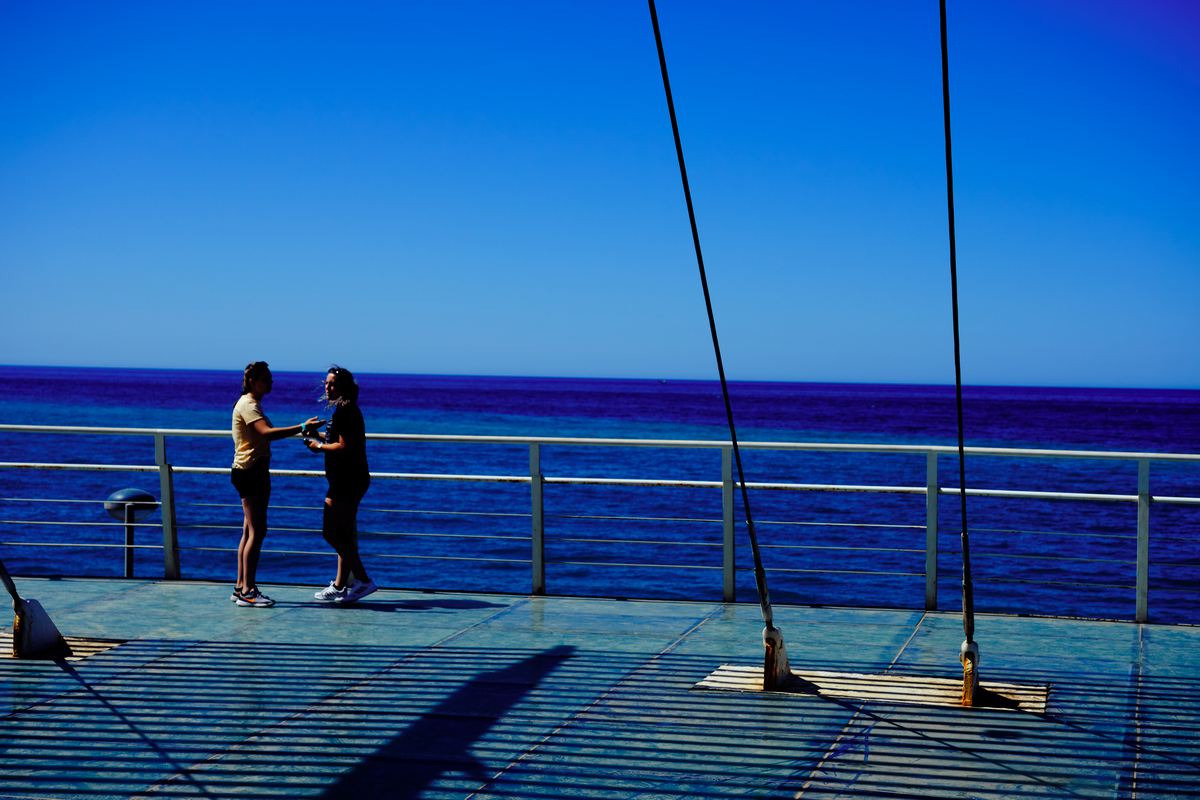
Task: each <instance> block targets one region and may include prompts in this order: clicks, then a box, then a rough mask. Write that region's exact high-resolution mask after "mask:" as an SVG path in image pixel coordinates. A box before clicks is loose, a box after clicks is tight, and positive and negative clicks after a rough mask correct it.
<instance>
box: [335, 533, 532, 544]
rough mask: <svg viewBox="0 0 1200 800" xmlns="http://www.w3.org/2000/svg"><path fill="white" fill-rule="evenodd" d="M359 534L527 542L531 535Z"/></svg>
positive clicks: (365, 534)
mask: <svg viewBox="0 0 1200 800" xmlns="http://www.w3.org/2000/svg"><path fill="white" fill-rule="evenodd" d="M358 535H359V536H421V537H425V538H428V539H495V540H496V541H504V542H528V541H530V540H531V539H532V538H533V537H532V536H488V535H486V534H479V533H420V532H418V531H359V532H358Z"/></svg>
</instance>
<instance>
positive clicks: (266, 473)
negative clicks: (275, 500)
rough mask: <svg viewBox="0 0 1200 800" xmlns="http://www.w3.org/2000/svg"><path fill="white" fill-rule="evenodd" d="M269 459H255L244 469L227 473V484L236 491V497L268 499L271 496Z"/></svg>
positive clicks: (234, 469)
mask: <svg viewBox="0 0 1200 800" xmlns="http://www.w3.org/2000/svg"><path fill="white" fill-rule="evenodd" d="M270 470H271V457H270V456H265V457H263V458H258V459H255V461H254V463H252V464H251V465H250V466H248V467H246V468H245V469H238V468H237V467H234V468H233V469H231V470H230V471H229V482H230V483H232V484H233V488H235V489H237V492H238V497H243V498H244V497H269V496H270V495H271V471H270Z"/></svg>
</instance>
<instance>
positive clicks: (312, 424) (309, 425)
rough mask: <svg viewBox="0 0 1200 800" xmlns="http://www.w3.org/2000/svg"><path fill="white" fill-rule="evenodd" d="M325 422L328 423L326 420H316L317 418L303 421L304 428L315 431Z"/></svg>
mask: <svg viewBox="0 0 1200 800" xmlns="http://www.w3.org/2000/svg"><path fill="white" fill-rule="evenodd" d="M326 422H328V420H324V419H318V418H317V417H312V418H311V419H309V420H307V421H305V423H304V427H305V428H306V429H307V430H310V431H315V430H316V429H317V428H319V427H321V426H322V425H324V424H325V423H326Z"/></svg>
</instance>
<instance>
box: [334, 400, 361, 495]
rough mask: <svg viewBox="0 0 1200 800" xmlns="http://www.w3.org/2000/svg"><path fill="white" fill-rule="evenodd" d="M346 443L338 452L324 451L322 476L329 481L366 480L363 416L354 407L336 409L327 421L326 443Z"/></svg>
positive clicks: (345, 406) (351, 405)
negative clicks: (339, 439) (341, 440)
mask: <svg viewBox="0 0 1200 800" xmlns="http://www.w3.org/2000/svg"><path fill="white" fill-rule="evenodd" d="M339 436H340V437H342V439H343V440H344V441H345V442H346V446H345V448H343V449H341V450H326V451H325V475H326V476H327V477H328V478H329V479H330V480H338V479H347V478H349V479H354V478H366V477H367V473H368V472H369V471H370V470H369V469H368V467H367V428H366V423H364V422H363V415H362V412H361V411H359V410H358V406H357V405H355V404H349V405H343V406H338V407H337V408H336V409H335V410H334V412H333V418H332V419H330V420H329V427H328V428H327V429H326V431H325V441H327V442H336V441H337V440H338V437H339Z"/></svg>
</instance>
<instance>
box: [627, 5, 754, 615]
mask: <svg viewBox="0 0 1200 800" xmlns="http://www.w3.org/2000/svg"><path fill="white" fill-rule="evenodd" d="M648 2H649V3H650V21H651V22H652V23H653V24H654V41H655V43H656V44H657V45H658V64H659V66H660V67H662V78H663V89H664V90H665V91H666V93H667V111H669V112H670V114H671V130H672V132H673V133H674V134H675V153H676V155H678V156H679V176H680V178H682V179H683V196H684V198H685V199H686V200H687V210H688V219H689V220H690V221H691V223H692V242H693V243H694V244H695V245H696V265H697V266H698V267H699V268H700V286H701V287H702V288H703V289H704V305H705V307H706V308H707V309H708V327H709V329H710V330H711V331H712V340H713V352H715V353H716V355H717V373H718V374H719V375H720V376H721V394H722V395H723V396H724V397H725V416H726V417H727V418H728V420H729V439H730V441H731V442H732V443H733V458H734V460H735V461H736V462H737V471H738V482H739V484H740V485H741V489H742V508H743V509H744V510H745V512H746V530H747V532H748V533H749V534H750V549H751V550H752V551H753V552H754V582H755V584H756V585H757V586H758V602H759V605H761V606H762V615H763V622H765V623H766V625H767V627H768V628H773V627H775V626H774V625H772V623H771V598H770V597H769V596H768V595H767V574H766V572H765V571H764V570H763V565H762V557H761V556H760V555H759V552H758V537H757V536H755V534H754V520H753V519H752V517H751V515H750V497H749V495H747V494H746V478H745V476H744V475H743V474H742V454H741V452H740V451H739V450H738V442H737V433H736V432H735V431H734V427H733V406H732V405H730V403H729V387H728V385H727V384H726V383H725V367H724V365H723V364H722V363H721V345H720V343H719V342H718V341H717V322H716V319H715V318H714V317H713V310H712V300H711V299H710V298H709V294H708V279H707V278H706V277H705V275H704V255H703V254H702V253H701V252H700V233H699V231H698V230H697V229H696V213H695V211H694V210H693V209H692V190H691V189H690V188H689V187H688V179H687V168H686V167H685V166H684V164H683V143H682V142H681V141H680V139H679V123H678V122H676V120H675V101H674V100H672V99H671V81H670V80H668V78H667V57H666V55H665V54H664V53H663V43H662V34H661V33H660V32H659V30H658V13H657V12H656V11H655V9H654V0H648Z"/></svg>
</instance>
